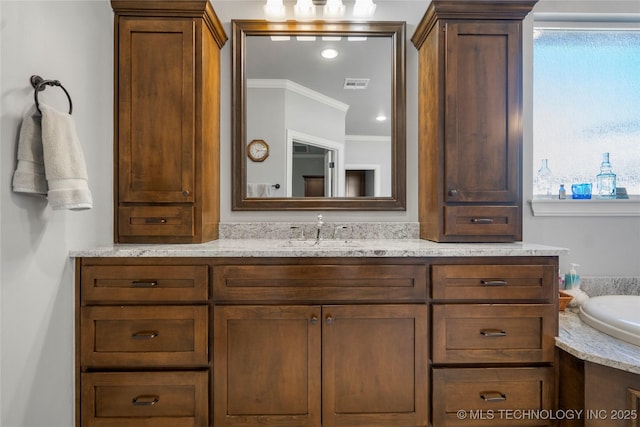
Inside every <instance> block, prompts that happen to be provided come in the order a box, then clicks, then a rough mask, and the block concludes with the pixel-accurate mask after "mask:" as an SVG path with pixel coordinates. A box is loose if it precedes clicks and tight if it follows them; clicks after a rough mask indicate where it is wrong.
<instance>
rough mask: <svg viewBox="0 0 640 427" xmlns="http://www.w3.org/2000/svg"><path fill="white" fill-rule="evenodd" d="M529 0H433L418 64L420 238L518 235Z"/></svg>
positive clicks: (418, 35)
mask: <svg viewBox="0 0 640 427" xmlns="http://www.w3.org/2000/svg"><path fill="white" fill-rule="evenodd" d="M535 3H536V1H535V0H527V1H524V0H516V1H510V2H504V1H490V0H486V1H485V0H479V1H476V0H469V1H456V2H452V1H439V0H434V1H432V2H431V4H430V5H429V8H428V10H427V12H426V14H425V16H424V18H423V20H422V21H421V23H420V24H419V26H418V28H417V29H416V32H415V34H414V35H413V37H412V41H413V44H414V45H415V47H416V48H417V49H418V51H419V52H418V58H419V59H418V60H419V76H418V79H419V88H418V90H419V92H418V97H419V153H418V156H419V160H418V161H419V221H420V237H421V238H424V239H429V240H434V241H438V242H509V241H519V240H522V176H521V175H522V172H521V168H522V119H521V116H522V19H523V18H524V17H525V16H526V15H527V14H528V13H529V11H530V10H531V9H532V7H533V5H534V4H535Z"/></svg>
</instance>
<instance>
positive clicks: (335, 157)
mask: <svg viewBox="0 0 640 427" xmlns="http://www.w3.org/2000/svg"><path fill="white" fill-rule="evenodd" d="M232 51H233V59H232V67H233V68H232V79H233V95H232V102H233V110H232V115H233V117H232V121H233V123H232V126H233V129H232V132H233V146H232V147H233V148H232V157H233V182H232V193H233V201H232V209H233V210H317V209H322V210H404V209H405V197H406V195H405V192H406V181H405V180H406V178H405V161H406V160H405V157H406V148H405V144H406V142H405V139H406V136H405V135H406V129H405V127H406V117H405V109H406V106H405V102H406V100H405V96H406V94H405V90H406V89H405V23H404V22H346V21H339V22H325V21H312V22H296V21H286V22H268V21H260V20H234V21H232Z"/></svg>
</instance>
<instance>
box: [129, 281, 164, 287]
mask: <svg viewBox="0 0 640 427" xmlns="http://www.w3.org/2000/svg"><path fill="white" fill-rule="evenodd" d="M156 286H158V281H157V280H153V279H152V280H132V281H131V287H132V288H155V287H156Z"/></svg>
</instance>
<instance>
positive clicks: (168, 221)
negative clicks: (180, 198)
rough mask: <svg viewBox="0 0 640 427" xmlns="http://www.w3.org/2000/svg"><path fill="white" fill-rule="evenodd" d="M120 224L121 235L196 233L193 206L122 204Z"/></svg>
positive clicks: (183, 235) (188, 234)
mask: <svg viewBox="0 0 640 427" xmlns="http://www.w3.org/2000/svg"><path fill="white" fill-rule="evenodd" d="M118 216H119V218H118V226H119V232H120V235H121V236H148V237H155V236H173V237H176V236H179V237H192V236H193V235H194V226H193V224H194V221H193V206H190V205H189V206H120V207H119V208H118Z"/></svg>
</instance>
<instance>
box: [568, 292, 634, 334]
mask: <svg viewBox="0 0 640 427" xmlns="http://www.w3.org/2000/svg"><path fill="white" fill-rule="evenodd" d="M579 315H580V318H581V319H582V321H583V322H584V323H586V324H587V325H589V326H591V327H593V328H595V329H597V330H599V331H600V332H604V333H605V334H608V335H611V336H613V337H616V338H618V339H621V340H623V341H626V342H628V343H631V344H634V345H637V346H640V296H636V295H602V296H598V297H593V298H590V299H589V301H587V303H586V304H584V305H583V306H582V307H580V313H579Z"/></svg>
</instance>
